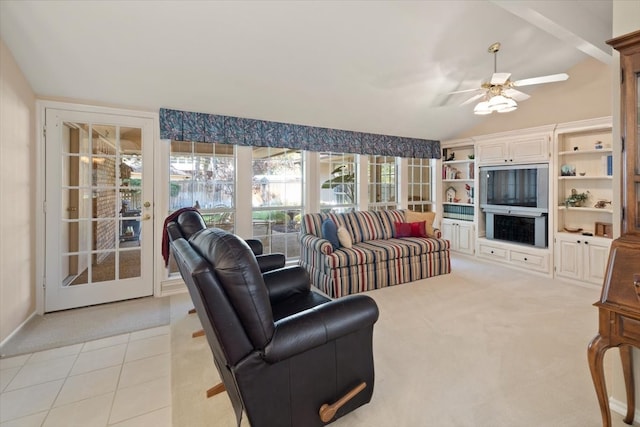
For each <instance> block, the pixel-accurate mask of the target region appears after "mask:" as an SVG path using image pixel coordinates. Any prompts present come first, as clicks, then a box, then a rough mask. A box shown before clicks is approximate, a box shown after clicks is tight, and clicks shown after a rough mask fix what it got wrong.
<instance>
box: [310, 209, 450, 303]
mask: <svg viewBox="0 0 640 427" xmlns="http://www.w3.org/2000/svg"><path fill="white" fill-rule="evenodd" d="M326 218H331V219H332V220H333V221H334V222H335V223H336V225H337V226H338V227H340V226H344V227H345V228H346V229H347V231H348V232H349V234H350V235H351V239H352V241H353V246H352V247H351V248H346V247H342V246H341V247H339V248H338V249H336V250H334V249H333V246H331V243H329V241H328V240H326V239H323V238H322V222H323V221H324V220H325V219H326ZM395 222H405V210H383V211H355V212H348V213H338V214H334V213H327V214H319V213H311V214H305V215H304V216H303V217H302V221H301V224H300V243H301V252H300V265H301V266H303V267H304V268H305V269H306V270H307V271H308V272H309V275H310V276H311V282H312V283H313V285H314V286H316V287H317V288H318V289H320V290H321V291H323V292H325V293H326V294H327V295H329V296H330V297H332V298H338V297H341V296H344V295H348V294H354V293H358V292H364V291H369V290H372V289H379V288H384V287H386V286H392V285H398V284H401V283H407V282H412V281H414V280H419V279H424V278H427V277H432V276H437V275H440V274H447V273H449V272H451V261H450V258H449V241H448V240H443V239H441V238H440V237H441V235H440V231H436V235H437V238H425V237H402V238H396V237H395V234H396V233H395V225H394V223H395Z"/></svg>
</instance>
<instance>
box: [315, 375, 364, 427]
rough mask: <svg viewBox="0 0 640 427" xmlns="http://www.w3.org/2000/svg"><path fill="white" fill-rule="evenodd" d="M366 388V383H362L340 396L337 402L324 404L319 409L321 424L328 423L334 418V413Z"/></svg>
mask: <svg viewBox="0 0 640 427" xmlns="http://www.w3.org/2000/svg"><path fill="white" fill-rule="evenodd" d="M366 387H367V383H365V382H362V383H360V384H359V385H357V386H356V387H355V388H354V389H353V390H351V391H350V392H348V393H347V394H345V395H344V396H342V397H341V398H340V399H339V400H338V401H337V402H335V403H332V404H331V405H329V404H328V403H325V404H324V405H322V406H321V407H320V419H321V420H322V422H323V423H328V422H329V421H331V420H332V419H333V417H335V416H336V412H338V409H340V408H341V407H342V406H343V405H344V404H345V403H347V402H348V401H350V400H351V399H353V398H354V397H355V396H356V395H357V394H358V393H360V392H361V391H362V390H364V389H365V388H366Z"/></svg>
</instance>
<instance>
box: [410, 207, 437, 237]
mask: <svg viewBox="0 0 640 427" xmlns="http://www.w3.org/2000/svg"><path fill="white" fill-rule="evenodd" d="M406 218H407V222H418V221H424V222H425V228H426V231H427V236H429V237H433V236H434V235H435V231H434V230H433V221H434V220H435V219H436V213H435V212H414V211H411V210H408V211H407V212H406Z"/></svg>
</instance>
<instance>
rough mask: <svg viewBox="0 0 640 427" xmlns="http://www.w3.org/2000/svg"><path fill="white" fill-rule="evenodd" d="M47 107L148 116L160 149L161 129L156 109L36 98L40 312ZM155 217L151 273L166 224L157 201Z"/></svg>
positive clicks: (40, 305) (41, 302)
mask: <svg viewBox="0 0 640 427" xmlns="http://www.w3.org/2000/svg"><path fill="white" fill-rule="evenodd" d="M46 109H59V110H69V111H76V112H88V113H98V114H116V115H124V116H132V117H139V118H145V119H152V120H153V130H152V141H153V144H154V147H155V148H159V145H158V143H159V129H160V125H159V123H160V120H159V115H158V113H157V112H150V111H139V110H128V109H120V108H113V107H100V106H95V105H87V104H75V103H69V102H59V101H48V100H37V101H36V165H35V167H36V183H37V184H36V191H35V193H36V207H37V212H36V241H35V244H36V247H35V250H36V257H35V259H36V263H35V267H36V275H35V296H36V312H37V313H38V314H40V315H42V314H44V310H45V283H44V275H45V260H46V258H45V254H46V251H45V208H46V207H45V167H46V156H45V152H46V150H45V137H44V136H45V135H44V128H45V124H46V115H45V111H46ZM153 151H154V155H153V158H152V159H150V162H152V163H153V165H154V179H155V177H157V175H158V169H159V168H158V167H157V162H156V159H157V158H158V151H160V150H158V149H155V150H153ZM161 188H164V186H162V185H154V186H153V196H154V198H155V197H156V196H158V195H159V193H160V190H161ZM152 219H153V229H154V236H153V248H154V249H153V251H154V257H153V258H154V262H153V264H154V267H153V268H152V272H155V271H158V269H157V264H158V263H160V262H161V260H159V259H158V258H161V257H159V256H157V255H158V254H159V253H160V249H159V248H160V244H161V240H162V234H161V233H159V232H157V230H160V229H161V228H162V225H163V220H164V216H162V218H158V215H157V204H156V203H154V205H153V206H152ZM158 279H159V278H158V277H157V275H156V274H153V295H154V296H158V295H159V294H160V292H159V290H160V287H159V280H158Z"/></svg>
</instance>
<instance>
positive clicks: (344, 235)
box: [338, 226, 353, 248]
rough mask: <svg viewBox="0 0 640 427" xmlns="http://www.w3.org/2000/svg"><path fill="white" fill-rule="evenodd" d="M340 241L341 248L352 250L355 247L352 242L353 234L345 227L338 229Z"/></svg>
mask: <svg viewBox="0 0 640 427" xmlns="http://www.w3.org/2000/svg"><path fill="white" fill-rule="evenodd" d="M338 241H339V242H340V246H344V247H345V248H350V247H352V246H353V242H352V241H351V234H349V232H348V231H347V229H346V228H344V227H343V226H340V227H338Z"/></svg>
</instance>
